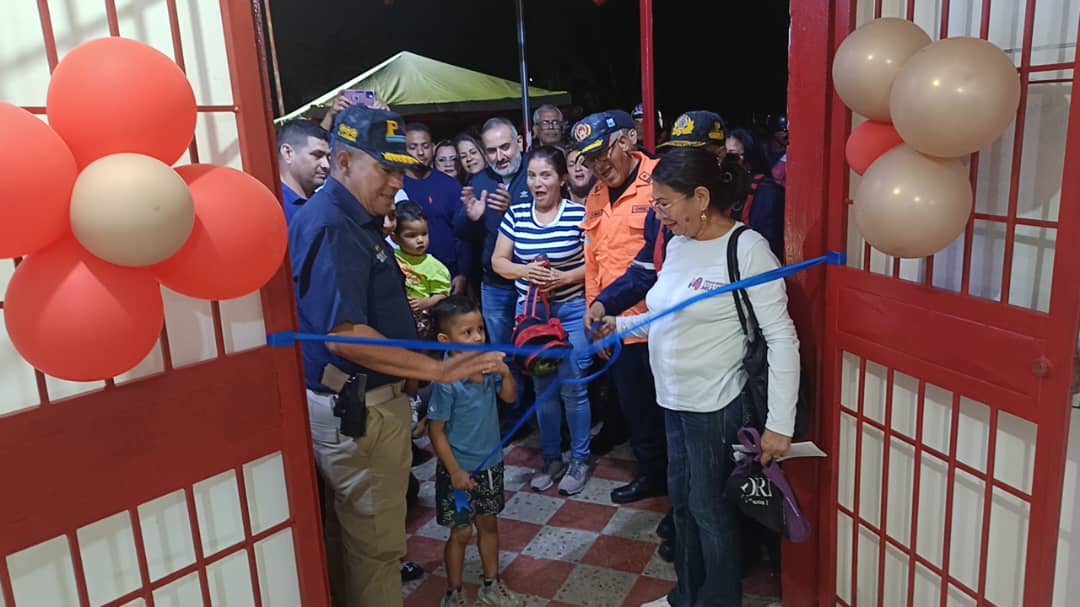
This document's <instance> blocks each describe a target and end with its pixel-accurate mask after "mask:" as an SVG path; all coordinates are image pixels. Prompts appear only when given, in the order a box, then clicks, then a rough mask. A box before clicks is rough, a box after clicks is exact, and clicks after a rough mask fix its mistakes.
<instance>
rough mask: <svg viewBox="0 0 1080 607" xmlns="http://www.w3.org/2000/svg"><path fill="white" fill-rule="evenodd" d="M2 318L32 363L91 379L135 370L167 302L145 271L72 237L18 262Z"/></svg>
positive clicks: (70, 376)
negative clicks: (118, 262) (113, 261)
mask: <svg viewBox="0 0 1080 607" xmlns="http://www.w3.org/2000/svg"><path fill="white" fill-rule="evenodd" d="M4 321H5V323H6V324H7V330H8V335H10V336H11V343H12V344H14V345H15V349H16V350H18V352H19V354H21V355H22V357H23V358H25V359H26V360H27V361H28V362H29V363H30V364H31V365H33V366H35V367H37V368H38V369H40V370H41V371H42V372H44V373H47V374H49V375H52V376H53V377H58V378H60V379H66V380H70V381H93V380H102V379H108V378H110V377H115V376H117V375H120V374H121V373H124V372H126V371H130V370H131V369H133V368H135V366H136V365H138V364H139V363H140V362H142V361H143V359H145V358H146V356H147V355H148V354H150V351H151V350H153V349H154V345H155V344H156V343H157V341H158V338H159V337H160V336H161V327H162V325H163V324H164V322H165V307H164V303H163V302H162V299H161V287H160V286H158V283H157V280H155V279H154V275H153V274H151V273H150V272H149V271H148V270H144V269H135V268H121V267H120V266H114V265H112V264H111V263H108V262H106V261H102V260H100V259H98V258H97V257H94V256H93V255H91V254H90V253H88V252H87V251H86V250H85V249H83V248H82V247H81V246H79V244H78V242H76V241H75V239H74V238H71V237H70V236H69V237H66V238H63V239H61V240H60V241H59V242H57V243H55V244H54V245H52V246H50V247H48V248H46V249H43V250H41V251H39V252H37V253H34V254H33V255H31V256H29V257H27V258H26V259H25V260H23V262H22V263H20V264H19V267H18V268H16V270H15V275H14V276H12V278H11V283H10V284H9V285H8V290H7V295H5V296H4Z"/></svg>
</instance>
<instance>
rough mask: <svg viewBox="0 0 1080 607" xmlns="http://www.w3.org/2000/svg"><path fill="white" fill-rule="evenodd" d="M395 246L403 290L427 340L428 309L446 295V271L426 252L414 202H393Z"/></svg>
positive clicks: (422, 225) (421, 215) (425, 226)
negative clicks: (395, 218)
mask: <svg viewBox="0 0 1080 607" xmlns="http://www.w3.org/2000/svg"><path fill="white" fill-rule="evenodd" d="M392 238H393V239H394V242H395V243H396V244H397V246H398V249H397V251H396V252H395V253H394V254H395V256H396V257H397V262H398V266H400V267H401V272H402V273H403V274H405V292H406V295H408V297H409V306H410V307H411V308H412V311H413V316H414V317H415V318H416V332H417V334H418V335H419V336H420V339H428V338H429V337H430V333H431V321H430V317H429V314H428V311H429V310H431V308H432V307H434V306H435V304H437V303H439V302H440V301H442V300H444V299H446V297H447V296H448V295H450V270H449V269H447V267H446V266H445V265H443V263H442V262H441V261H439V260H438V259H435V256H434V255H430V254H428V252H427V251H428V245H429V243H430V240H429V237H428V224H427V218H425V217H424V210H423V209H422V208H421V207H420V205H418V204H416V203H415V202H412V201H408V200H403V201H401V202H399V203H398V205H397V225H396V226H395V228H394V234H393V236H392Z"/></svg>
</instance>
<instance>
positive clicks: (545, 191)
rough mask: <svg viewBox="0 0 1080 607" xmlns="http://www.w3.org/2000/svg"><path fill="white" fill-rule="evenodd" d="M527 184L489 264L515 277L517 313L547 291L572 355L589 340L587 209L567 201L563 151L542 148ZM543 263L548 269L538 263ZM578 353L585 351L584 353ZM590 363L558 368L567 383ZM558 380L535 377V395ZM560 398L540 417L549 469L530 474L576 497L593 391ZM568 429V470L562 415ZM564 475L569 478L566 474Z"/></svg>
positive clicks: (583, 477) (581, 389)
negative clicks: (528, 197)
mask: <svg viewBox="0 0 1080 607" xmlns="http://www.w3.org/2000/svg"><path fill="white" fill-rule="evenodd" d="M527 170H528V184H529V191H530V192H532V195H533V200H532V201H531V202H525V203H521V204H516V205H513V206H511V207H510V209H509V210H507V212H506V215H504V216H503V222H502V225H501V226H500V228H499V238H498V240H497V241H496V242H495V252H494V254H493V255H492V257H491V267H492V269H494V270H495V271H496V272H497V273H498V274H499V275H500V276H503V277H505V278H507V279H510V280H514V281H515V285H516V287H517V291H518V314H521V312H522V310H523V309H524V306H525V294H526V293H527V292H528V290H529V287H530V285H535V286H537V287H539V288H540V290H541V291H543V292H544V293H546V294H547V296H548V299H549V301H550V302H551V315H552V317H557V318H558V319H559V320H560V321H561V322H562V325H563V328H564V329H566V332H567V333H568V334H569V336H570V344H571V345H572V346H573V347H574V349H575V350H578V349H579V348H584V347H585V346H587V345H588V338H586V336H585V326H584V322H583V321H584V318H585V255H584V241H585V237H584V232H583V231H582V229H581V224H582V223H583V222H584V221H585V207H584V206H582V205H579V204H576V203H574V202H571V201H569V200H567V199H566V198H565V196H564V190H565V188H566V183H567V169H566V158H565V157H564V156H563V153H562V152H561V151H559V150H558V149H556V148H554V147H551V146H547V145H545V146H541V147H539V148H536V149H535V150H534V151H532V152H531V153H530V155H529V161H528V168H527ZM543 258H546V259H547V261H548V262H549V263H550V267H546V266H545V265H544V264H542V263H538V262H539V261H540V259H543ZM579 351H580V350H579ZM591 362H592V361H591V360H589V359H584V360H568V361H565V362H564V363H563V364H562V365H561V366H560V369H559V376H560V377H562V378H564V379H566V378H572V377H581V376H583V375H584V374H585V373H586V372H587V370H588V368H589V365H590V364H591ZM552 381H554V377H538V378H534V387H535V389H536V393H537V395H538V396H539V395H541V394H543V393H544V392H545V391H546V390H547V388H548V387H549V386H550V385H551V382H552ZM561 397H562V398H561V400H562V402H561V403H560V402H559V400H560V399H559V398H558V397H556V398H552V399H550V400H549V401H547V402H544V403H542V404H541V405H540V409H539V413H538V415H537V418H538V421H539V424H540V442H541V444H542V446H543V451H544V467H543V468H542V469H541V470H540V471H539V472H538V473H537V474H536V475H535V476H533V479H532V482H531V483H530V484H531V485H532V488H533V489H535V490H537V491H545V490H547V489H548V488H550V487H551V486H552V485H553V484H555V480H556V479H557V478H558V477H559V476H562V481H561V482H560V483H559V493H561V494H563V495H574V494H577V493H580V492H581V491H582V490H583V489H584V488H585V483H586V481H587V480H588V477H589V467H588V464H587V462H588V461H589V429H590V427H591V426H592V420H591V419H590V413H589V393H588V389H587V388H586V387H585V386H584V385H570V384H565V383H564V384H563V386H562V391H561ZM564 409H565V411H566V421H567V426H569V428H570V440H571V443H572V453H573V455H572V459H571V461H570V466H569V468H567V466H566V464H564V463H563V461H562V456H561V453H560V449H559V446H560V438H561V436H560V429H561V426H562V416H563V410H564ZM564 473H565V474H564Z"/></svg>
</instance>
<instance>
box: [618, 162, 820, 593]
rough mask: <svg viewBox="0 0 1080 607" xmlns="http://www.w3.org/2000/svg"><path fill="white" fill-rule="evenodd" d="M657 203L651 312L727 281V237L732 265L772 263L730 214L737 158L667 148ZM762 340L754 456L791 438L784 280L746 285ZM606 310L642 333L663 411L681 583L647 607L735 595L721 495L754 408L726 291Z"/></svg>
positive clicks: (761, 268)
mask: <svg viewBox="0 0 1080 607" xmlns="http://www.w3.org/2000/svg"><path fill="white" fill-rule="evenodd" d="M652 180H653V208H654V209H655V210H656V216H657V218H658V219H659V220H660V221H661V222H662V224H663V227H664V228H666V229H669V230H670V231H671V234H672V236H671V238H670V240H668V243H667V252H666V254H665V256H664V263H663V266H662V269H661V270H660V272H659V274H658V276H657V281H656V284H655V285H653V287H652V288H651V289H650V290H649V292H648V295H647V296H646V298H645V301H646V303H647V304H648V307H649V310H650V311H661V310H667V309H669V308H671V307H673V306H676V305H678V304H680V303H682V302H684V301H686V300H687V299H690V298H691V297H694V296H696V295H700V294H701V293H703V292H705V291H709V290H713V289H717V288H719V287H722V286H723V285H725V284H729V283H730V279H729V274H728V265H727V264H728V244H729V242H730V240H731V238H732V237H733V235H735V236H736V237H737V238H738V240H737V242H736V244H737V247H736V251H737V255H736V258H737V263H738V269H739V273H740V275H741V276H743V277H750V276H754V275H756V274H761V273H763V272H767V271H770V270H775V269H776V268H778V267H779V266H780V263H779V262H778V261H777V259H776V256H775V255H774V254H773V252H772V250H771V249H770V248H769V243H768V241H766V240H765V238H763V237H762V236H761V235H760V234H758V233H757V232H754V231H752V230H749V229H746V230H740V229H739V228H741V227H742V224H741V223H739V222H736V221H735V220H734V219H732V218H731V216H730V214H729V213H730V209H731V207H732V205H733V204H734V203H735V202H736V201H738V200H742V199H743V198H745V197H746V194H747V189H748V177H747V174H746V171H744V170H743V169H741V168H740V167H739V165H738V158H737V157H736V156H733V155H729V156H726V157H725V158H724V159H723V160H722V161H720V162H719V163H718V162H717V159H716V156H714V155H712V154H710V153H709V152H707V151H705V150H702V149H695V148H682V149H675V150H671V151H669V152H667V153H666V154H665V155H664V156H663V158H662V159H661V160H660V163H659V164H658V165H657V167H656V169H655V170H654V171H653V175H652ZM747 294H748V295H749V298H750V303H751V305H752V307H753V309H754V313H755V314H756V316H757V320H758V323H759V324H760V327H761V331H762V333H763V334H764V336H765V341H766V343H767V345H768V362H769V376H768V409H769V414H768V419H767V420H766V425H765V433H764V435H763V436H762V440H761V444H762V458H761V459H762V463H768V462H769V461H771V460H772V459H775V458H777V457H780V456H782V455H783V454H785V453H786V452H787V450H788V448H789V447H790V446H791V438H790V437H791V435H792V434H793V433H794V426H795V401H796V397H797V394H798V386H799V341H798V337H797V336H796V334H795V325H794V323H792V321H791V317H790V316H789V315H788V311H787V292H786V290H785V287H784V281H782V280H776V281H772V282H768V283H765V284H763V285H760V286H757V287H752V288H750V289H748V290H747ZM650 314H651V312H650V313H647V314H645V315H642V316H640V317H619V318H618V319H616V318H614V317H610V316H608V317H606V318H605V319H604V327H605V330H604V331H602V332H601V333H610V332H611V331H613V330H619V331H629V332H630V335H633V336H641V337H646V336H647V337H648V338H649V363H650V365H651V366H652V370H653V374H654V375H655V377H656V396H657V402H658V403H659V404H660V406H661V407H663V408H664V409H665V424H666V429H667V447H668V492H669V495H670V497H671V504H672V508H673V510H674V517H675V536H676V537H677V538H678V541H677V542H676V543H675V573H676V576H677V578H678V584H677V586H676V587H675V589H674V590H673V591H672V592H671V594H670V595H668V596H667V597H664V598H661V599H659V600H657V601H655V602H653V603H649V604H648V605H649V606H655V607H661V606H665V605H671V606H673V607H683V606H690V605H721V606H729V607H738V606H739V605H741V604H742V585H741V579H742V567H741V560H742V559H741V550H740V547H741V545H740V541H739V535H740V533H741V531H742V530H741V529H740V526H739V518H738V511H737V510H736V507H735V506H734V505H733V504H732V503H731V502H730V501H729V500H728V499H726V498H725V497H724V495H723V492H724V486H725V483H726V481H727V479H728V477H729V476H730V475H731V471H732V469H733V467H734V460H733V458H732V446H733V445H735V444H737V443H738V439H737V437H736V434H737V432H738V430H739V428H740V427H741V425H742V420H743V409H744V407H748V406H750V404H749V402H748V401H747V400H746V399H747V398H748V397H747V396H746V394H745V391H744V388H745V385H746V382H747V375H746V372H745V371H744V370H743V367H742V360H743V355H744V353H745V352H746V343H747V342H746V336H745V335H744V334H743V330H742V325H741V324H740V322H739V316H738V312H737V311H736V308H735V300H734V297H733V296H732V295H727V294H725V295H721V296H717V297H712V298H708V299H705V300H703V301H701V302H699V303H696V304H694V305H692V306H690V307H688V308H686V309H685V310H683V311H681V312H677V313H675V314H672V315H669V316H665V317H662V318H658V319H657V320H655V321H654V322H651V323H649V322H643V321H647V320H648V319H649V315H650Z"/></svg>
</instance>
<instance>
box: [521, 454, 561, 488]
mask: <svg viewBox="0 0 1080 607" xmlns="http://www.w3.org/2000/svg"><path fill="white" fill-rule="evenodd" d="M563 472H566V464H564V463H563V461H562V460H561V459H549V460H544V467H543V468H541V469H540V471H539V472H537V473H536V474H534V475H533V477H532V481H530V482H529V486H530V487H532V488H533V491H547V490H548V489H551V487H552V486H553V485H554V484H555V481H556V479H558V478H559V477H560V476H562V474H563Z"/></svg>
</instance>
